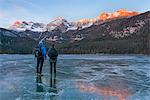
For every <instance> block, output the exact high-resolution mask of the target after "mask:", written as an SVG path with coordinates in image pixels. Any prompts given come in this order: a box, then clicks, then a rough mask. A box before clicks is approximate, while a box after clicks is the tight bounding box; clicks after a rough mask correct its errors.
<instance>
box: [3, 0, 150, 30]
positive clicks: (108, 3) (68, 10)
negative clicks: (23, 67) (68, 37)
mask: <svg viewBox="0 0 150 100" xmlns="http://www.w3.org/2000/svg"><path fill="white" fill-rule="evenodd" d="M118 9H126V10H129V11H138V12H145V11H149V10H150V0H0V27H8V26H9V25H10V24H11V23H13V22H14V21H16V20H22V21H34V22H43V23H48V22H50V21H51V20H52V19H53V18H55V17H58V16H61V17H64V18H65V19H67V20H68V21H74V20H78V19H81V18H94V17H96V16H98V15H100V14H101V12H103V11H106V12H114V11H116V10H118Z"/></svg>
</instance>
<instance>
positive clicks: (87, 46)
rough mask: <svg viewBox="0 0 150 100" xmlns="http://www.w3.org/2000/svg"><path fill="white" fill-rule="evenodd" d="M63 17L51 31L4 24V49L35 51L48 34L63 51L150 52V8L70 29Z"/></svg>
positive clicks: (0, 50)
mask: <svg viewBox="0 0 150 100" xmlns="http://www.w3.org/2000/svg"><path fill="white" fill-rule="evenodd" d="M59 20H61V21H59V22H58V23H56V22H57V20H55V21H54V22H53V23H55V25H56V28H55V29H54V30H51V31H48V30H46V31H43V32H36V31H31V30H25V31H19V32H18V31H14V30H10V29H9V30H8V29H4V28H0V38H1V41H0V47H1V48H0V53H31V52H32V50H33V48H34V47H35V46H36V45H37V43H38V41H39V40H40V39H42V38H46V40H47V46H48V47H49V46H50V44H51V43H55V44H56V45H57V48H58V49H59V50H60V53H117V54H118V53H122V54H125V53H137V54H139V53H140V54H150V28H149V26H150V11H148V12H145V13H142V14H138V15H135V16H132V17H122V18H119V19H118V18H117V19H113V20H106V21H103V22H100V23H99V24H92V25H90V26H89V27H86V28H83V29H82V28H81V29H80V28H77V29H74V30H67V28H66V26H67V27H72V26H71V25H72V24H70V23H68V22H67V21H65V20H64V19H59ZM50 24H52V23H50ZM66 30H67V31H66Z"/></svg>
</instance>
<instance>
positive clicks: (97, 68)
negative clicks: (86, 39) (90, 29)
mask: <svg viewBox="0 0 150 100" xmlns="http://www.w3.org/2000/svg"><path fill="white" fill-rule="evenodd" d="M35 69H36V59H35V58H34V56H33V55H5V54H4V55H0V100H150V56H145V55H60V56H59V59H58V63H57V76H56V78H55V79H51V78H50V67H49V62H48V60H47V61H46V63H45V64H44V67H43V74H44V76H42V77H36V74H35ZM54 80H55V82H53V83H51V81H54ZM37 81H38V82H37ZM39 81H40V82H39ZM51 85H53V86H54V87H55V88H54V87H53V88H51V87H50V86H51Z"/></svg>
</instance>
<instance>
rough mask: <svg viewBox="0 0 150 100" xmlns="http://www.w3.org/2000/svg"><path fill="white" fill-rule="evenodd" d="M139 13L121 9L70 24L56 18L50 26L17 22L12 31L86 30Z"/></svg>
mask: <svg viewBox="0 0 150 100" xmlns="http://www.w3.org/2000/svg"><path fill="white" fill-rule="evenodd" d="M138 14H140V13H138V12H132V11H127V10H124V9H120V10H118V11H116V12H114V13H106V12H103V13H101V15H100V16H97V17H95V18H91V19H86V18H84V19H80V20H77V21H74V22H68V21H67V20H66V19H64V18H62V17H58V18H55V19H54V20H52V21H50V22H49V23H48V24H43V23H34V22H32V21H31V22H26V21H16V22H14V23H13V24H12V25H11V26H10V29H14V30H20V31H24V30H31V31H40V32H41V31H47V30H48V31H52V30H54V29H59V30H61V31H62V32H65V31H68V30H76V29H84V28H87V27H90V26H91V25H97V24H99V23H101V22H105V21H107V20H113V19H117V18H124V17H132V16H135V15H138Z"/></svg>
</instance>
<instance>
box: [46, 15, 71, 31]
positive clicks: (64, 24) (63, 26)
mask: <svg viewBox="0 0 150 100" xmlns="http://www.w3.org/2000/svg"><path fill="white" fill-rule="evenodd" d="M70 27H71V24H70V23H69V22H68V21H67V20H66V19H64V18H62V17H58V18H55V19H54V20H52V21H51V22H50V23H48V24H47V26H46V29H47V31H52V30H60V31H61V32H65V31H66V30H67V29H68V28H70Z"/></svg>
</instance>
